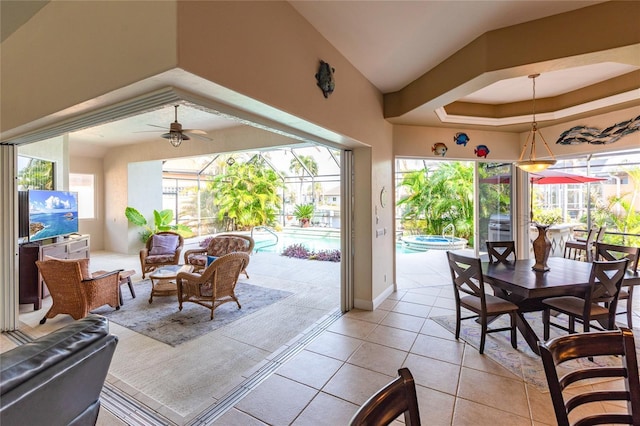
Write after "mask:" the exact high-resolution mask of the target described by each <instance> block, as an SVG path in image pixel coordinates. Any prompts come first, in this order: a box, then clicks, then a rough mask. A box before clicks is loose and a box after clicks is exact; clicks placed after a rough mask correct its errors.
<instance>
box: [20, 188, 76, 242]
mask: <svg viewBox="0 0 640 426" xmlns="http://www.w3.org/2000/svg"><path fill="white" fill-rule="evenodd" d="M75 232H78V193H77V192H67V191H45V190H36V189H31V190H29V241H38V240H44V239H47V238H54V237H58V236H62V235H68V234H73V233H75Z"/></svg>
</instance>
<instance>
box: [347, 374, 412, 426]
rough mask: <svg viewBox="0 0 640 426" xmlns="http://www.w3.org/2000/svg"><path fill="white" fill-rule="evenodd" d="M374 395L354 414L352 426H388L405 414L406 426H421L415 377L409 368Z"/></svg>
mask: <svg viewBox="0 0 640 426" xmlns="http://www.w3.org/2000/svg"><path fill="white" fill-rule="evenodd" d="M398 375H399V376H398V377H397V378H396V379H394V380H393V381H392V382H390V383H389V384H388V385H386V386H385V387H383V388H382V389H380V390H379V391H378V392H376V393H375V394H374V395H372V396H371V397H370V398H369V399H368V400H367V401H366V402H365V403H364V404H363V405H362V406H361V407H360V408H359V409H358V411H357V412H356V414H354V416H353V417H352V418H351V422H350V423H349V424H350V425H351V426H386V425H388V424H390V423H391V422H393V421H394V420H395V419H396V418H398V417H399V416H400V415H402V414H404V424H405V425H406V426H420V412H419V409H418V397H417V395H416V384H415V382H414V380H413V375H412V374H411V372H410V371H409V369H408V368H401V369H399V370H398Z"/></svg>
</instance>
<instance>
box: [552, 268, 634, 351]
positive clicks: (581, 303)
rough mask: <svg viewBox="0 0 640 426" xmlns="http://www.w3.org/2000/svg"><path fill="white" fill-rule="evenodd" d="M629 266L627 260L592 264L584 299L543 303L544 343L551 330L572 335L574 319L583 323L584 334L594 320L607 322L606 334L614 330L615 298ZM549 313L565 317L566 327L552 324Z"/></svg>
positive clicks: (577, 297) (553, 299)
mask: <svg viewBox="0 0 640 426" xmlns="http://www.w3.org/2000/svg"><path fill="white" fill-rule="evenodd" d="M628 263H629V260H628V259H620V260H613V261H606V262H603V261H594V262H593V264H592V266H591V274H590V276H589V287H588V288H586V289H585V293H584V296H583V297H579V296H558V297H550V298H547V299H543V300H542V305H543V306H544V311H543V313H542V322H543V324H544V340H548V339H549V330H550V327H551V326H554V327H556V328H559V329H561V330H565V331H568V332H569V333H575V332H576V326H575V324H576V318H577V319H579V320H580V322H582V324H583V327H584V331H585V332H588V331H589V329H590V327H591V326H590V323H591V321H594V320H598V321H602V322H604V321H605V320H606V324H607V325H606V326H605V327H606V328H607V329H608V330H613V329H614V328H615V326H616V324H615V319H616V307H617V304H618V295H619V293H620V287H621V285H622V280H623V279H624V274H625V271H626V270H627V264H628ZM603 304H604V305H605V306H603ZM551 310H554V311H557V312H560V313H562V314H565V315H568V317H569V323H568V327H565V326H564V325H562V324H559V323H554V322H551Z"/></svg>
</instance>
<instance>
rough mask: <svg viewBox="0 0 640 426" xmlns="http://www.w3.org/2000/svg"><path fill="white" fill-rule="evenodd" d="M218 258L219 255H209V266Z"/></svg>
mask: <svg viewBox="0 0 640 426" xmlns="http://www.w3.org/2000/svg"><path fill="white" fill-rule="evenodd" d="M217 258H218V256H207V267H208V266H209V265H211V264H212V263H213V262H214V261H215V260H216V259H217Z"/></svg>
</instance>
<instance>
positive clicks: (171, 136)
mask: <svg viewBox="0 0 640 426" xmlns="http://www.w3.org/2000/svg"><path fill="white" fill-rule="evenodd" d="M179 106H180V105H175V106H174V107H175V121H174V122H173V123H171V126H170V127H169V132H168V133H164V134H163V135H162V137H163V138H165V139H168V140H169V142H170V143H171V145H173V146H174V147H176V148H177V147H179V146H180V144H181V143H182V141H188V140H190V139H191V138H190V137H189V136H193V137H196V138H198V139H201V140H204V141H211V140H212V139H211V138H208V137H207V136H204V135H206V134H207V132H205V131H204V130H198V129H183V128H182V124H180V123H179V122H178V107H179ZM149 126H153V127H160V128H161V129H165V128H166V127H163V126H156V125H155V124H149Z"/></svg>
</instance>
